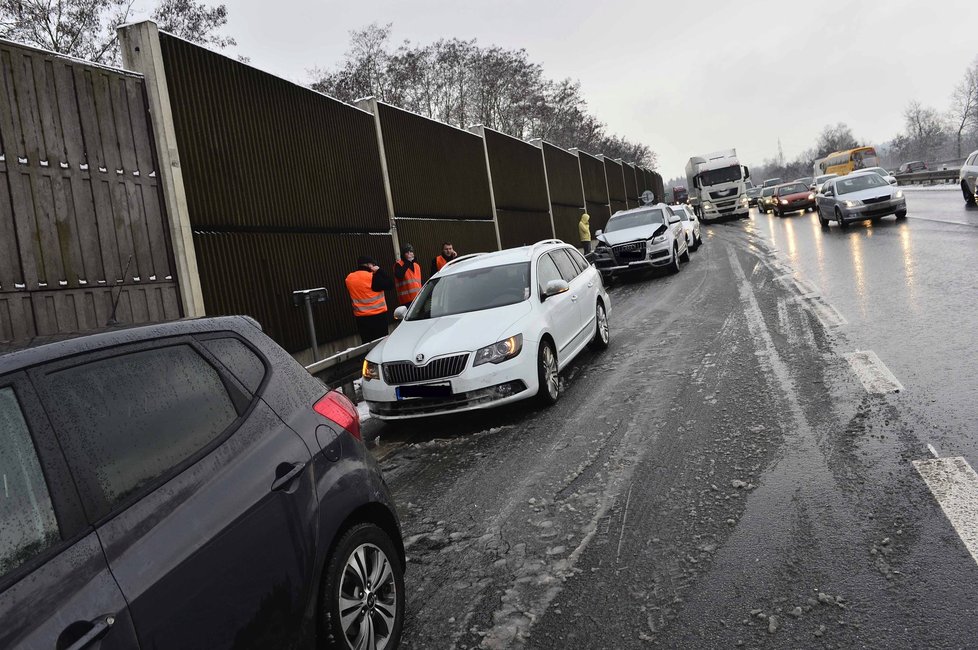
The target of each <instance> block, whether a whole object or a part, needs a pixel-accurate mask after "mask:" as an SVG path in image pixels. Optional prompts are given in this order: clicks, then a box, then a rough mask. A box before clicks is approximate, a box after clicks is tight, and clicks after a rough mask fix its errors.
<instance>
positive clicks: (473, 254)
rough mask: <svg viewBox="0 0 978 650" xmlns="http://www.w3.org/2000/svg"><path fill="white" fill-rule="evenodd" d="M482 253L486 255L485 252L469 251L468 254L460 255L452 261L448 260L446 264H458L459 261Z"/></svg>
mask: <svg viewBox="0 0 978 650" xmlns="http://www.w3.org/2000/svg"><path fill="white" fill-rule="evenodd" d="M480 255H485V253H469V254H468V255H459V256H458V257H456V258H455V259H453V260H452V261H450V262H446V263H445V266H451V265H452V264H456V263H458V262H461V261H462V260H468V259H472V258H473V257H479V256H480ZM445 266H443V267H442V268H445Z"/></svg>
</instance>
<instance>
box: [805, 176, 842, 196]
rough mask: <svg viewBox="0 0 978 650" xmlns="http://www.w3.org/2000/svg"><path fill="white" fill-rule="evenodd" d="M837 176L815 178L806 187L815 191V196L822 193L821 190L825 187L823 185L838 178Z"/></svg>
mask: <svg viewBox="0 0 978 650" xmlns="http://www.w3.org/2000/svg"><path fill="white" fill-rule="evenodd" d="M838 177H839V175H838V174H822V175H821V176H816V177H815V180H813V181H812V184H811V185H809V186H808V187H809V188H810V189H812V190H814V191H815V193H816V194H821V193H822V188H823V187H825V183H826V182H828V181H829V180H831V179H833V178H838Z"/></svg>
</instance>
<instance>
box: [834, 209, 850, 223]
mask: <svg viewBox="0 0 978 650" xmlns="http://www.w3.org/2000/svg"><path fill="white" fill-rule="evenodd" d="M835 220H836V221H838V222H839V227H840V228H848V227H849V224H847V223H846V220H845V219H843V218H842V211H841V210H840V209H839V208H836V209H835Z"/></svg>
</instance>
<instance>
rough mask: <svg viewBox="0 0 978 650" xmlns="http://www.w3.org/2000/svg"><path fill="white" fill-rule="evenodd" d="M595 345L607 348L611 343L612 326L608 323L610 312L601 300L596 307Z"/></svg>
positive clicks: (599, 347)
mask: <svg viewBox="0 0 978 650" xmlns="http://www.w3.org/2000/svg"><path fill="white" fill-rule="evenodd" d="M592 343H593V344H594V347H595V348H597V349H599V350H605V349H607V348H608V345H609V344H610V343H611V327H610V326H609V325H608V312H607V310H605V308H604V304H603V303H602V302H601V301H600V300H599V301H598V303H597V306H595V308H594V340H593V341H592Z"/></svg>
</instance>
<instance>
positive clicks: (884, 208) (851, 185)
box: [817, 174, 907, 228]
mask: <svg viewBox="0 0 978 650" xmlns="http://www.w3.org/2000/svg"><path fill="white" fill-rule="evenodd" d="M817 203H818V207H817V210H818V220H819V222H820V223H821V224H822V225H823V226H828V225H829V221H832V220H834V221H837V222H839V225H840V226H842V227H843V228H844V227H846V225H847V224H848V222H850V221H863V220H866V219H878V218H880V217H883V216H886V215H888V214H892V215H896V218H897V219H904V218H906V216H907V200H906V199H905V198H904V196H903V190H898V189H896V188H894V187H891V186H890V184H889V183H887V182H886V181H884V180H883V178H882V177H881V176H879V174H849V175H847V176H841V177H839V178H834V179H832V180H830V181H828V182H827V183H826V184H825V187H824V188H823V190H822V193H821V194H819V195H818V198H817Z"/></svg>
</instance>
